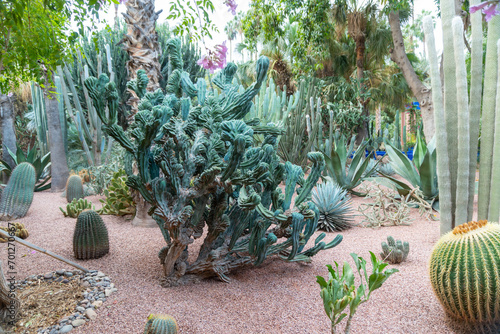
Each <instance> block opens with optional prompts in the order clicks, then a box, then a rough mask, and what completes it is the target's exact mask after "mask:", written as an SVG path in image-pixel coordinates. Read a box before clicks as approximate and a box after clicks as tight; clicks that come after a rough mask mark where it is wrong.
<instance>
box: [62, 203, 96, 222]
mask: <svg viewBox="0 0 500 334" xmlns="http://www.w3.org/2000/svg"><path fill="white" fill-rule="evenodd" d="M89 209H91V210H95V207H94V206H93V205H92V202H90V201H87V200H86V199H83V198H80V199H78V200H77V199H76V198H74V199H73V200H72V201H71V203H68V204H67V205H66V211H64V209H63V208H59V210H61V212H62V213H63V215H64V217H71V218H77V217H78V215H79V214H80V213H81V212H82V211H84V210H89Z"/></svg>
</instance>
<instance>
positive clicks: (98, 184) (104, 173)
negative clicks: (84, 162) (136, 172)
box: [89, 145, 132, 195]
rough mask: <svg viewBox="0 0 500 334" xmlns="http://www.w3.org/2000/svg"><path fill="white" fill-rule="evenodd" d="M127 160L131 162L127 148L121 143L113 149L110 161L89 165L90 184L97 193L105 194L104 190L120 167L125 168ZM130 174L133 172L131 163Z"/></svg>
mask: <svg viewBox="0 0 500 334" xmlns="http://www.w3.org/2000/svg"><path fill="white" fill-rule="evenodd" d="M127 161H129V162H130V158H129V157H128V156H127V154H126V152H125V150H124V149H123V148H122V147H121V146H119V145H114V146H113V149H112V151H111V157H110V161H108V163H107V164H102V165H100V166H93V167H89V172H90V174H91V175H92V177H91V179H90V184H89V185H90V187H91V188H92V189H94V191H95V192H96V194H98V195H102V194H104V190H105V189H106V188H107V187H108V186H109V183H110V182H111V179H112V178H113V176H114V174H115V173H116V172H118V171H119V170H120V169H123V168H125V166H126V164H125V163H126V162H127ZM130 174H132V165H131V164H130Z"/></svg>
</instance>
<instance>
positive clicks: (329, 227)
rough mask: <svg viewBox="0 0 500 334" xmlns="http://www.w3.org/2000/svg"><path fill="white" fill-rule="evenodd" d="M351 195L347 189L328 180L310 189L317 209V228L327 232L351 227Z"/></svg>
mask: <svg viewBox="0 0 500 334" xmlns="http://www.w3.org/2000/svg"><path fill="white" fill-rule="evenodd" d="M350 200H351V197H350V196H349V195H348V193H347V190H344V189H342V187H340V186H339V185H338V184H336V183H335V182H333V181H331V180H329V181H327V182H325V183H322V184H318V185H317V186H316V189H313V191H312V201H313V202H314V204H315V205H316V207H317V208H318V210H319V214H320V215H319V221H318V228H319V229H320V230H325V231H327V232H334V231H343V230H346V229H348V228H351V227H352V220H353V217H352V215H351V212H352V207H351V203H350Z"/></svg>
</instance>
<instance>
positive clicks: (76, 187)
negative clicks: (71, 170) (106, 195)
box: [66, 175, 85, 203]
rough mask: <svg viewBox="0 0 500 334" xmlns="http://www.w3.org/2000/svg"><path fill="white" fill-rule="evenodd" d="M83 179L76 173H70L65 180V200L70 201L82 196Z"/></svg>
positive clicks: (83, 195)
mask: <svg viewBox="0 0 500 334" xmlns="http://www.w3.org/2000/svg"><path fill="white" fill-rule="evenodd" d="M84 197H85V194H84V192H83V181H82V179H81V178H80V177H79V176H78V175H71V176H70V177H69V178H68V181H67V182H66V200H67V201H68V203H71V202H72V201H73V200H74V199H76V200H79V199H80V198H84Z"/></svg>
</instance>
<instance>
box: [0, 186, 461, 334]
mask: <svg viewBox="0 0 500 334" xmlns="http://www.w3.org/2000/svg"><path fill="white" fill-rule="evenodd" d="M99 198H100V197H99V196H92V197H89V198H88V199H89V200H91V201H92V202H93V203H94V204H95V205H96V207H97V208H100V207H101V204H100V203H99ZM362 201H364V199H362V198H355V199H354V205H353V207H354V208H357V206H358V205H359V203H361V202H362ZM65 205H66V200H65V198H63V197H60V194H52V193H49V192H43V193H36V194H35V198H34V201H33V204H32V206H31V208H30V210H29V212H28V215H27V216H26V217H24V218H23V219H20V220H19V222H21V223H23V224H25V226H26V227H27V229H28V231H29V233H30V236H29V238H28V239H27V240H28V241H30V242H32V243H34V244H36V245H38V246H41V247H44V248H46V249H49V250H51V251H53V252H55V253H57V254H59V255H62V256H64V257H66V258H69V259H73V260H74V257H73V251H72V249H73V248H72V238H73V229H74V225H75V221H76V220H75V219H73V218H64V217H63V215H62V213H61V212H60V210H59V209H58V207H60V206H65ZM412 218H413V219H414V223H413V224H412V225H411V226H398V227H384V228H381V229H378V230H374V229H369V228H362V227H355V228H353V229H351V230H348V231H345V232H343V233H342V234H343V236H344V240H343V241H342V243H341V244H340V245H339V246H337V247H335V248H333V249H330V250H327V251H323V252H320V253H319V254H317V255H316V256H315V257H314V258H313V261H312V263H311V264H297V263H286V262H283V261H280V260H278V259H267V260H266V261H265V262H264V264H263V265H262V266H261V267H259V268H248V269H243V270H241V271H240V272H238V273H234V274H232V275H230V277H231V279H232V282H231V283H229V284H226V283H222V282H220V281H217V280H205V281H203V282H201V283H199V284H195V285H190V286H182V287H175V288H162V287H160V286H159V283H158V278H159V275H160V274H161V269H162V268H161V265H160V263H159V260H158V257H157V254H158V251H159V250H160V248H161V247H163V246H164V241H163V238H162V236H161V233H160V232H159V230H158V229H156V228H154V229H150V228H139V227H132V226H131V224H130V221H126V220H125V219H123V218H119V217H113V216H103V219H104V221H105V223H106V224H107V227H108V230H109V238H110V253H109V254H108V255H106V256H105V257H103V258H101V259H97V260H90V261H78V260H74V261H76V262H78V263H80V264H81V265H83V266H85V267H87V268H89V269H98V270H101V271H102V272H104V273H105V274H106V275H109V276H110V277H111V279H112V281H113V282H114V283H115V284H116V287H117V288H118V292H116V293H115V294H113V295H112V296H111V297H109V298H108V300H107V301H106V302H105V303H104V305H103V307H101V308H100V309H98V310H97V315H98V316H97V319H96V320H94V321H92V322H90V323H87V324H85V325H84V326H82V327H79V328H77V329H75V330H73V331H72V332H71V333H74V334H82V333H92V334H98V333H117V334H121V333H124V334H125V333H127V334H128V333H142V331H143V329H144V324H145V322H146V318H147V316H148V315H149V314H150V313H163V314H170V315H172V316H173V317H175V319H177V322H178V324H179V327H180V333H189V334H194V333H198V334H212V333H213V334H216V333H224V334H230V333H272V334H278V333H284V334H285V333H286V334H292V333H301V334H310V333H329V332H330V327H329V326H330V325H329V320H328V318H327V317H326V315H325V313H324V310H323V304H322V300H321V298H320V296H319V286H318V285H317V283H316V278H315V276H316V275H322V276H327V269H326V267H325V265H326V264H333V262H334V261H337V262H338V263H339V264H340V263H343V262H344V261H349V262H350V263H351V265H352V261H350V260H351V257H350V255H349V253H351V252H355V253H358V254H359V255H361V256H363V257H364V258H365V259H367V260H368V261H369V253H368V251H369V250H371V251H373V252H374V253H375V254H378V253H379V251H380V249H381V246H380V243H381V242H382V241H384V240H385V239H386V237H387V236H388V235H392V236H393V237H394V238H396V239H402V240H405V241H409V242H410V255H409V257H408V260H407V261H406V262H404V263H403V264H401V265H398V266H397V268H398V269H399V270H400V272H399V273H396V274H394V275H393V276H392V277H390V278H389V279H388V281H387V282H386V283H384V285H383V286H382V288H380V289H379V290H377V291H376V292H375V293H374V294H373V295H372V298H371V300H370V301H369V302H368V303H365V304H363V305H361V306H360V308H359V310H358V312H357V313H356V316H355V317H354V319H353V324H352V331H351V333H364V334H366V333H454V332H455V331H454V330H453V329H452V327H451V323H450V321H449V320H448V319H447V317H446V316H445V313H444V311H443V309H442V308H441V305H440V304H439V303H438V301H437V299H436V298H435V296H434V295H433V292H432V290H431V286H430V282H429V277H428V274H427V265H428V264H427V261H428V259H429V256H430V252H431V249H432V246H433V245H434V243H435V242H436V241H437V240H438V238H439V222H431V221H426V220H424V219H422V218H420V217H419V215H418V212H417V210H416V209H412ZM356 220H357V221H358V222H359V221H361V217H358V218H357V219H356ZM1 225H2V226H6V223H5V222H2V223H1ZM334 236H335V235H334V234H329V235H328V236H327V238H326V239H327V240H331V239H332V238H333V237H334ZM312 240H314V238H312ZM195 244H198V245H199V244H200V240H197V242H196V243H195ZM6 253H7V251H6V244H0V259H1V260H2V261H6V258H7V256H6ZM16 264H17V277H18V279H21V278H24V277H26V276H28V275H31V274H38V273H45V272H48V271H52V270H59V269H69V267H68V266H67V265H65V264H64V263H62V262H59V261H57V260H55V259H53V258H51V257H48V256H46V255H43V254H38V253H36V254H32V253H31V252H30V249H28V248H25V247H23V246H18V247H17V249H16Z"/></svg>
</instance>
